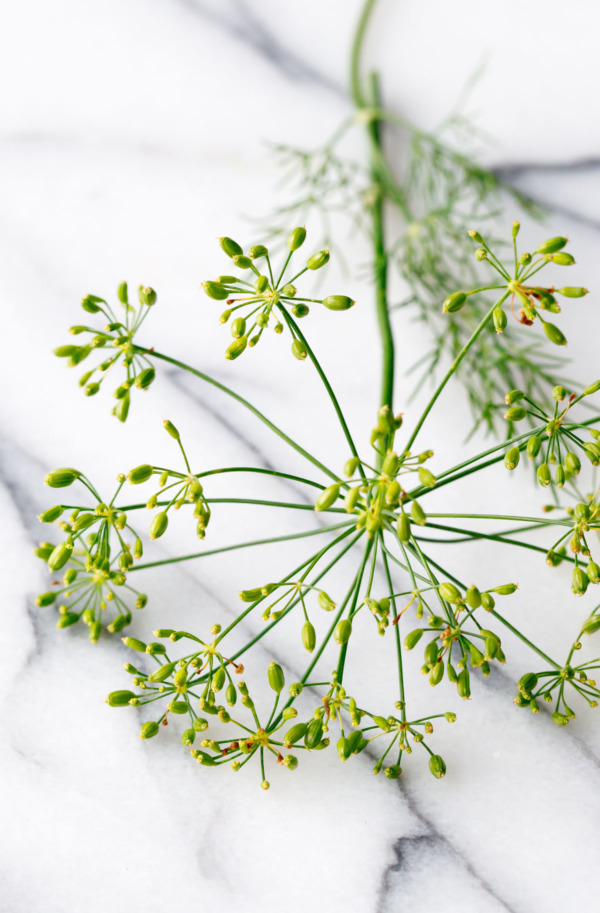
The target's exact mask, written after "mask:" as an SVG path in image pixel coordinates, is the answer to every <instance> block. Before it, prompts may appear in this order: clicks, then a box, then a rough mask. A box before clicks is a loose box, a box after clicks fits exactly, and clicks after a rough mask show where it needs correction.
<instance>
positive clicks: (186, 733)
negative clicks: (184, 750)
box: [181, 729, 196, 745]
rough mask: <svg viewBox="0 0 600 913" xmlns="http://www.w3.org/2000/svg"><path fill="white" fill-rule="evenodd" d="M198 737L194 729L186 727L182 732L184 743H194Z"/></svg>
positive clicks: (182, 741)
mask: <svg viewBox="0 0 600 913" xmlns="http://www.w3.org/2000/svg"><path fill="white" fill-rule="evenodd" d="M195 738H196V733H195V732H194V730H193V729H184V730H183V732H182V733H181V744H182V745H193V744H194V739H195Z"/></svg>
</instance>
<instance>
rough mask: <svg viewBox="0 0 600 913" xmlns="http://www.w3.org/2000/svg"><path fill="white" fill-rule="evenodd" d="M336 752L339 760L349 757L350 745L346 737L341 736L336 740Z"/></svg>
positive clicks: (345, 759)
mask: <svg viewBox="0 0 600 913" xmlns="http://www.w3.org/2000/svg"><path fill="white" fill-rule="evenodd" d="M336 747H337V753H338V757H339V759H340V761H347V760H348V758H349V757H350V745H349V744H348V739H346V738H344V736H342V737H341V738H340V739H338V741H337V746H336Z"/></svg>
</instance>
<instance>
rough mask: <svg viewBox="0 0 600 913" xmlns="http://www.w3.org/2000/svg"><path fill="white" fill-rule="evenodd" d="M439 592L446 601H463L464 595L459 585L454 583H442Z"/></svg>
mask: <svg viewBox="0 0 600 913" xmlns="http://www.w3.org/2000/svg"><path fill="white" fill-rule="evenodd" d="M438 592H439V594H440V596H441V597H442V599H445V600H446V602H449V603H451V604H453V605H458V603H459V602H461V601H462V595H461V592H460V590H459V589H458V587H455V586H454V584H453V583H448V582H446V583H440V585H439V587H438Z"/></svg>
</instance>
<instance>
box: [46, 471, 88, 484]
mask: <svg viewBox="0 0 600 913" xmlns="http://www.w3.org/2000/svg"><path fill="white" fill-rule="evenodd" d="M80 476H81V473H80V472H79V471H78V470H77V469H54V470H53V471H52V472H49V473H48V475H47V476H46V478H45V479H44V482H45V483H46V485H49V486H50V488H67V487H68V486H69V485H72V484H73V482H74V481H75V480H76V479H78V478H79V477H80Z"/></svg>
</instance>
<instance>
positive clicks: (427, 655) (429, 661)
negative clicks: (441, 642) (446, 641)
mask: <svg viewBox="0 0 600 913" xmlns="http://www.w3.org/2000/svg"><path fill="white" fill-rule="evenodd" d="M439 652H440V651H439V648H438V645H437V640H430V641H429V643H428V644H427V646H426V647H425V650H424V651H423V658H424V659H425V664H426V665H427V666H433V664H434V663H435V662H437V659H438V656H439Z"/></svg>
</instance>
